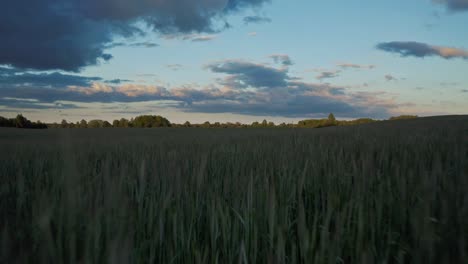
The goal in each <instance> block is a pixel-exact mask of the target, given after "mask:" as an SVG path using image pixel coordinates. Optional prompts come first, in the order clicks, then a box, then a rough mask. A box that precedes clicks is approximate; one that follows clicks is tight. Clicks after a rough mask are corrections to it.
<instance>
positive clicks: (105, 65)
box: [0, 0, 468, 123]
mask: <svg viewBox="0 0 468 264" xmlns="http://www.w3.org/2000/svg"><path fill="white" fill-rule="evenodd" d="M1 5H3V7H2V8H0V116H6V117H14V116H16V115H17V114H20V113H21V114H23V115H24V116H26V117H27V118H29V119H31V120H33V121H35V120H41V121H43V122H60V121H61V120H62V119H66V120H67V121H73V122H76V121H79V120H81V119H85V120H92V119H104V120H108V121H112V120H114V119H118V118H121V117H124V118H131V117H135V116H138V115H143V114H151V115H162V116H164V117H166V118H168V119H169V120H170V121H172V122H175V123H183V122H185V121H190V122H192V123H197V122H198V123H200V122H204V121H210V122H237V121H239V122H242V123H250V122H254V121H261V120H263V119H268V120H271V121H274V122H287V123H291V122H297V121H298V120H303V119H309V118H323V117H326V116H328V114H329V113H334V115H335V116H336V117H337V118H339V119H354V118H361V117H371V118H376V119H386V118H389V117H391V116H396V115H403V114H411V115H419V116H432V115H451V114H467V113H468V74H467V72H468V32H467V27H466V25H468V0H412V1H407V0H394V1H375V0H373V1H371V0H361V1H342V0H340V1H338V0H327V1H321V0H317V1H310V0H291V1H284V0H282V1H281V0H198V1H195V0H138V1H126V0H101V1H94V0H16V1H7V2H5V3H2V4H1Z"/></svg>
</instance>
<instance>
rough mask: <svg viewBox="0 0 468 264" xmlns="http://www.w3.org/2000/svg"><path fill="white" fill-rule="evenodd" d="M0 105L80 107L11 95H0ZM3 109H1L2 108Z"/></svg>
mask: <svg viewBox="0 0 468 264" xmlns="http://www.w3.org/2000/svg"><path fill="white" fill-rule="evenodd" d="M0 106H3V107H8V108H24V109H77V108H80V107H79V106H77V105H75V104H69V103H61V102H54V103H44V102H40V101H38V100H34V99H22V98H11V97H0ZM2 111H3V109H2Z"/></svg>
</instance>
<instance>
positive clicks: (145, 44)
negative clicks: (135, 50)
mask: <svg viewBox="0 0 468 264" xmlns="http://www.w3.org/2000/svg"><path fill="white" fill-rule="evenodd" d="M116 47H142V48H155V47H159V44H157V43H153V42H149V41H146V42H135V43H125V42H114V43H111V44H109V45H107V46H106V48H116Z"/></svg>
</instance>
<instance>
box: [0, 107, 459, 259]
mask: <svg viewBox="0 0 468 264" xmlns="http://www.w3.org/2000/svg"><path fill="white" fill-rule="evenodd" d="M0 180H1V181H0V183H1V184H0V215H1V218H0V263H330V264H331V263H333V264H335V263H468V262H467V261H468V116H446V117H433V118H418V119H414V120H400V121H384V122H377V123H373V124H367V125H359V126H350V127H330V128H323V129H305V128H304V129H300V128H296V129H292V128H264V129H261V128H245V129H204V128H156V129H119V128H109V129H47V130H18V129H13V128H12V129H9V128H5V129H0Z"/></svg>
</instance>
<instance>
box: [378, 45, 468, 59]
mask: <svg viewBox="0 0 468 264" xmlns="http://www.w3.org/2000/svg"><path fill="white" fill-rule="evenodd" d="M377 49H380V50H383V51H386V52H391V53H398V54H400V56H402V57H410V56H412V57H418V58H423V57H429V56H439V57H441V58H444V59H453V58H462V59H468V51H466V50H463V49H458V48H452V47H444V46H433V45H429V44H425V43H420V42H411V41H410V42H398V41H394V42H384V43H380V44H378V45H377Z"/></svg>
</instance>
